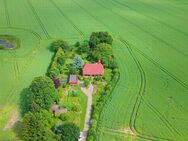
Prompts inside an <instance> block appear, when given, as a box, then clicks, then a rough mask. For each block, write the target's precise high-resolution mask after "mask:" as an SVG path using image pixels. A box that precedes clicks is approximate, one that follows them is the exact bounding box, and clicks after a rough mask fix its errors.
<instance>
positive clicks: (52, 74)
mask: <svg viewBox="0 0 188 141" xmlns="http://www.w3.org/2000/svg"><path fill="white" fill-rule="evenodd" d="M59 74H60V71H59V69H58V68H56V67H54V68H51V69H50V70H49V72H48V75H49V77H50V78H55V77H57V76H58V75H59Z"/></svg>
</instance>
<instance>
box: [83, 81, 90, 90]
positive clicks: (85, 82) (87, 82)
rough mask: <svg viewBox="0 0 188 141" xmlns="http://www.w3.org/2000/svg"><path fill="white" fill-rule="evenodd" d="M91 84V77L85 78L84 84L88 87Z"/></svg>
mask: <svg viewBox="0 0 188 141" xmlns="http://www.w3.org/2000/svg"><path fill="white" fill-rule="evenodd" d="M89 84H90V80H89V79H84V86H85V87H86V88H88V87H89Z"/></svg>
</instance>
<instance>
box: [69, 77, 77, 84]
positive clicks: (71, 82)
mask: <svg viewBox="0 0 188 141" xmlns="http://www.w3.org/2000/svg"><path fill="white" fill-rule="evenodd" d="M69 84H70V85H76V84H78V77H77V75H70V76H69Z"/></svg>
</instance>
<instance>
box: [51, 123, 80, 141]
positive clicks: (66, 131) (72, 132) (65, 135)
mask: <svg viewBox="0 0 188 141" xmlns="http://www.w3.org/2000/svg"><path fill="white" fill-rule="evenodd" d="M55 133H56V134H57V135H59V136H60V138H61V140H62V141H77V140H78V138H79V136H80V129H79V127H78V126H76V125H75V124H74V123H65V124H63V125H60V126H58V127H57V128H56V129H55Z"/></svg>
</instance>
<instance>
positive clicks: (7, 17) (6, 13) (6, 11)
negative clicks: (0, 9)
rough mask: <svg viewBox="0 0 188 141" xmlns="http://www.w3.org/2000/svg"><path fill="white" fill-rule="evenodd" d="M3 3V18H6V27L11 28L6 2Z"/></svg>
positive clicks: (5, 0)
mask: <svg viewBox="0 0 188 141" xmlns="http://www.w3.org/2000/svg"><path fill="white" fill-rule="evenodd" d="M3 2H4V9H5V17H6V21H7V26H8V27H11V24H10V16H9V12H8V6H7V0H3Z"/></svg>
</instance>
